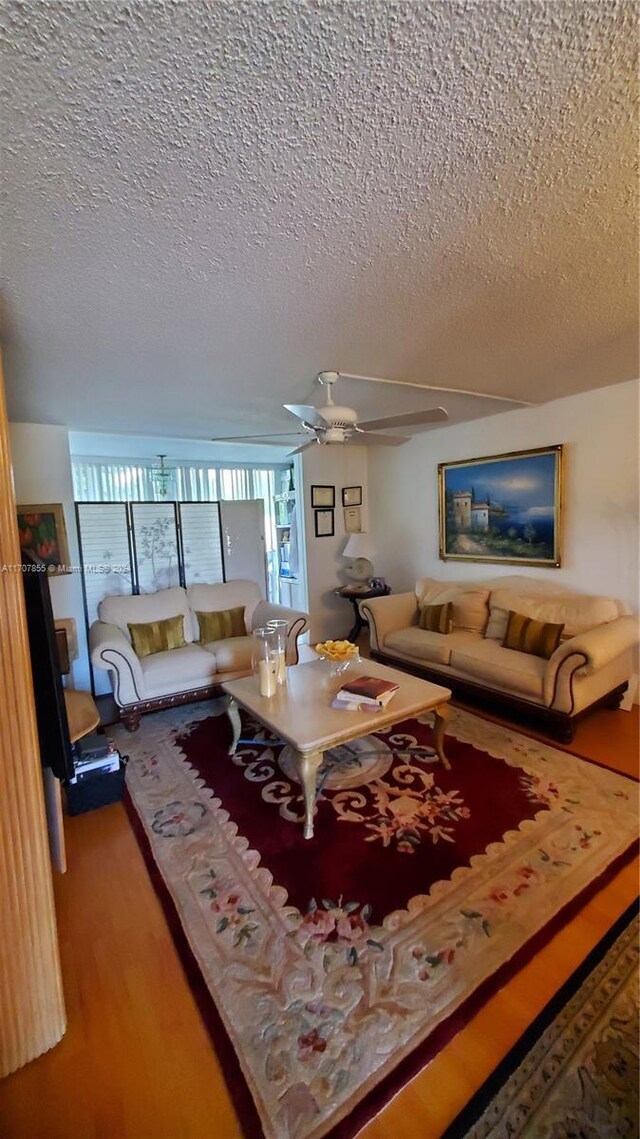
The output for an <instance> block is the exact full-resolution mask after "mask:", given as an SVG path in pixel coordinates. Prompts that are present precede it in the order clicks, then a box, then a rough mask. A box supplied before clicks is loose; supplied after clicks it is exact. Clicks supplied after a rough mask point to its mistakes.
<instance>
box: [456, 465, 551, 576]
mask: <svg viewBox="0 0 640 1139" xmlns="http://www.w3.org/2000/svg"><path fill="white" fill-rule="evenodd" d="M438 506H439V517H440V557H441V558H442V560H443V561H458V562H498V563H504V564H507V565H529V566H559V565H560V550H561V521H562V444H557V445H555V446H553V447H539V448H537V450H535V451H512V452H510V453H509V454H506V455H494V456H490V457H487V458H484V459H465V460H462V461H460V462H455V463H440V464H439V466H438Z"/></svg>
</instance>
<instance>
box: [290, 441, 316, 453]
mask: <svg viewBox="0 0 640 1139" xmlns="http://www.w3.org/2000/svg"><path fill="white" fill-rule="evenodd" d="M317 442H318V440H317V439H310V440H309V442H308V443H303V444H302V446H301V447H296V449H295V451H288V452H287V456H288V457H289V456H291V455H299V454H300V453H301V451H306V449H307V447H314V446H315V445H316V444H317Z"/></svg>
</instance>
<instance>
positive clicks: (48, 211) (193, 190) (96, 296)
mask: <svg viewBox="0 0 640 1139" xmlns="http://www.w3.org/2000/svg"><path fill="white" fill-rule="evenodd" d="M636 18H637V8H636V7H635V5H632V4H631V3H621V2H618V0H610V2H609V0H600V2H599V3H583V2H582V0H578V2H576V3H565V2H563V0H552V2H546V0H536V2H535V3H531V2H528V0H518V2H515V0H509V2H508V3H507V2H500V0H498V2H492V3H473V2H460V3H455V2H454V3H449V2H433V0H430V2H427V3H424V2H419V0H415V2H409V3H387V2H382V0H347V2H334V0H326V2H325V0H316V2H307V3H303V2H300V0H274V2H266V0H215V2H213V0H207V2H203V0H189V2H188V3H187V2H183V3H180V2H177V3H172V2H166V0H144V2H143V0H137V2H135V0H130V2H128V3H122V2H120V0H90V2H87V0H73V2H66V0H51V2H48V3H46V4H45V3H38V2H34V0H31V2H29V3H17V2H11V0H5V3H4V5H3V7H2V12H1V16H0V20H1V25H2V26H1V30H0V45H1V48H2V72H3V83H4V95H3V106H4V114H3V123H2V140H3V159H2V162H3V172H4V191H3V201H2V230H3V236H2V251H3V270H2V273H3V283H4V287H5V297H6V309H5V313H4V334H3V339H4V342H5V354H6V371H7V388H8V395H9V404H10V414H11V416H12V418H14V419H22V420H34V421H45V422H63V423H67V424H69V425H71V426H75V427H88V428H90V427H94V428H95V427H100V428H102V429H105V430H106V429H109V430H120V429H127V428H128V429H143V428H144V429H148V430H153V431H155V430H157V431H160V432H162V431H164V432H165V433H168V432H170V433H171V434H178V433H180V434H185V435H200V436H202V435H207V434H211V433H212V432H218V433H220V432H222V433H225V432H228V433H233V432H240V431H243V430H245V429H252V430H263V429H264V430H268V429H275V428H276V427H279V428H280V429H281V430H290V429H291V428H292V427H293V428H294V429H295V423H293V424H292V423H291V421H290V417H289V416H288V415H287V413H286V412H284V411H279V408H278V405H279V404H280V403H282V402H283V401H285V400H286V401H287V402H299V401H301V400H307V399H308V398H309V397H310V396H311V395H312V394H314V393H313V389H312V380H313V376H314V375H315V373H316V372H317V371H319V370H320V369H323V368H336V369H338V370H342V371H355V372H360V373H365V374H372V375H383V376H390V377H395V378H402V379H408V380H413V381H414V382H418V383H425V384H432V385H435V384H437V385H442V386H443V387H462V388H471V389H473V390H478V391H491V392H495V393H497V394H502V395H510V396H517V397H520V398H524V399H530V400H544V399H549V398H552V397H553V396H555V395H561V394H568V393H571V392H575V391H580V390H584V389H587V388H590V387H600V386H603V385H606V384H610V383H615V382H617V381H622V380H625V379H629V378H631V377H634V376H637V375H638V361H637V276H636V274H637V268H636V248H637V190H636V179H635V174H634V161H635V157H636V134H635V115H636V109H635V99H636V95H637V80H636V59H635V42H636V28H635V24H636ZM345 383H346V381H345ZM339 394H340V398H341V399H343V401H344V402H351V403H354V402H355V404H356V406H357V407H358V408H359V410H360V411H361V412H364V413H371V414H378V413H386V412H388V413H391V414H392V413H394V412H395V411H401V410H404V409H405V408H408V407H415V406H416V405H417V403H419V404H420V405H423V406H424V405H425V402H426V405H427V406H431V405H432V404H434V403H444V405H445V406H449V402H448V399H449V397H442V396H438V397H437V398H434V397H433V395H428V396H426V397H419V393H418V397H419V398H417V396H416V393H412V392H411V391H409V390H405V389H397V388H387V387H384V388H378V387H375V388H374V387H373V386H372V385H366V386H365V385H358V384H356V385H354V386H352V387H350V388H349V389H347V388H346V387H343V388H342V391H341V392H340V393H339ZM318 397H319V398H318ZM314 398H316V399H317V401H318V402H320V400H321V393H318V392H316V393H315V394H314ZM450 402H451V407H453V414H454V417H458V418H469V417H473V416H474V415H477V414H481V413H486V412H488V411H495V410H496V409H500V408H501V407H502V406H504V405H492V404H490V403H489V404H486V403H484V402H483V403H481V402H480V401H477V400H475V401H474V400H470V401H468V402H465V401H464V400H463V399H462V400H461V399H460V398H458V401H457V402H456V400H453V399H451V400H450Z"/></svg>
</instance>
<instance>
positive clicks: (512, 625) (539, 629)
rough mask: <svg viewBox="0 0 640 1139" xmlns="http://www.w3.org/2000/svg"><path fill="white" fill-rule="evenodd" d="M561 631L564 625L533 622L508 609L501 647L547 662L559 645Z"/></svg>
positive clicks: (531, 618) (529, 618)
mask: <svg viewBox="0 0 640 1139" xmlns="http://www.w3.org/2000/svg"><path fill="white" fill-rule="evenodd" d="M563 629H564V625H552V624H550V622H546V623H545V622H543V621H534V620H533V617H523V616H522V613H515V612H514V611H513V609H510V610H509V619H508V621H507V631H506V633H505V635H504V641H503V642H502V645H503V648H505V649H517V650H518V651H519V652H521V653H531V654H532V655H533V656H537V657H544V658H545V660H548V659H549V657H550V656H552V654H553V653H554V652H555V651H556V649H557V647H558V645H559V644H560V638H561V636H562V630H563Z"/></svg>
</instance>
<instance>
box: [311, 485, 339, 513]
mask: <svg viewBox="0 0 640 1139" xmlns="http://www.w3.org/2000/svg"><path fill="white" fill-rule="evenodd" d="M335 504H336V488H335V487H334V486H312V487H311V505H312V507H313V509H314V510H319V509H322V508H323V507H325V506H326V507H330V508H331V509H332V510H333V508H334V506H335Z"/></svg>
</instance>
